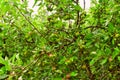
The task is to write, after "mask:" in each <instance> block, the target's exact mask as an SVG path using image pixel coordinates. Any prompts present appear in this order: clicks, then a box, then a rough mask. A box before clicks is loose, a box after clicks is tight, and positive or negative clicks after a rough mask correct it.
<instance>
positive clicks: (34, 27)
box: [14, 5, 41, 34]
mask: <svg viewBox="0 0 120 80" xmlns="http://www.w3.org/2000/svg"><path fill="white" fill-rule="evenodd" d="M14 6H15V7H16V8H17V9H18V10H19V12H20V14H21V15H22V16H23V17H24V18H25V19H26V21H27V22H28V23H29V24H30V25H31V26H32V27H33V29H34V30H36V31H37V32H38V33H39V34H41V33H40V31H39V30H38V29H37V28H36V26H35V25H34V24H33V23H32V22H31V21H30V20H29V19H28V18H27V17H26V16H25V15H24V14H23V13H22V11H21V9H19V8H18V7H17V6H16V5H14Z"/></svg>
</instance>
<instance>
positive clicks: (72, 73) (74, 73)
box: [70, 71, 78, 77]
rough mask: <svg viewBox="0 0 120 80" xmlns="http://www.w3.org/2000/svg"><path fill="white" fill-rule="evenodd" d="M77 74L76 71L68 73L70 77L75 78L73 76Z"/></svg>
mask: <svg viewBox="0 0 120 80" xmlns="http://www.w3.org/2000/svg"><path fill="white" fill-rule="evenodd" d="M77 74H78V73H77V71H73V72H71V73H70V76H73V77H75V76H77Z"/></svg>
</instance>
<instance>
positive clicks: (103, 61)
mask: <svg viewBox="0 0 120 80" xmlns="http://www.w3.org/2000/svg"><path fill="white" fill-rule="evenodd" d="M107 60H108V58H105V59H103V60H102V62H101V63H100V64H101V65H104V64H105V63H106V62H107Z"/></svg>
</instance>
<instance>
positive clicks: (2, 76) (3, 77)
mask: <svg viewBox="0 0 120 80" xmlns="http://www.w3.org/2000/svg"><path fill="white" fill-rule="evenodd" d="M7 77H8V75H7V74H3V75H0V80H1V79H5V78H7Z"/></svg>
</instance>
